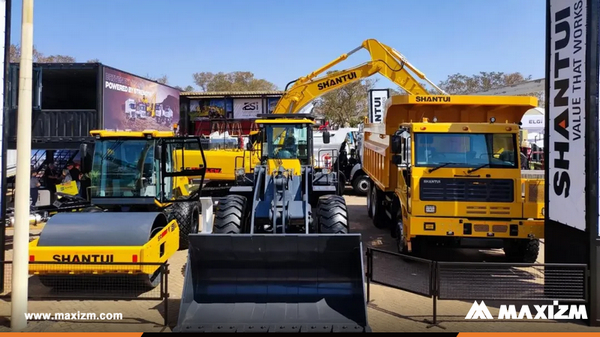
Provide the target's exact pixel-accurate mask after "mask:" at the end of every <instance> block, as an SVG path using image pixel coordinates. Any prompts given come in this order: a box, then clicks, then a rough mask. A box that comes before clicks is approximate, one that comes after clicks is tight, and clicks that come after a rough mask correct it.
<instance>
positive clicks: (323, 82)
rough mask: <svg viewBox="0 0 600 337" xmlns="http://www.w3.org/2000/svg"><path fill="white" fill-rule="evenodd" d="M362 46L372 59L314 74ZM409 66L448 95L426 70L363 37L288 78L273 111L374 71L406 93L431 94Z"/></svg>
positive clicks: (294, 107) (297, 105)
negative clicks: (312, 68) (307, 70)
mask: <svg viewBox="0 0 600 337" xmlns="http://www.w3.org/2000/svg"><path fill="white" fill-rule="evenodd" d="M361 49H366V50H367V51H368V52H369V53H370V54H371V61H369V62H366V63H364V64H362V65H359V66H356V67H354V68H350V69H346V70H342V71H339V72H335V73H333V74H331V75H328V76H324V77H322V78H317V76H319V75H320V74H322V73H323V72H325V71H327V70H328V69H331V67H333V66H335V65H336V64H338V63H340V62H342V61H344V60H345V59H347V58H348V56H350V55H352V54H354V53H356V52H357V51H359V50H361ZM408 70H411V71H412V72H414V73H415V74H416V76H417V77H419V78H420V79H422V80H424V81H426V82H428V83H429V84H430V85H431V86H433V87H434V88H435V89H436V90H438V91H439V92H440V94H443V95H447V93H446V92H445V91H443V90H442V89H440V88H439V87H438V86H436V85H435V84H434V83H433V82H431V81H430V80H429V79H428V78H427V77H426V76H425V74H423V73H422V72H420V71H419V70H418V69H417V68H415V67H414V66H413V65H412V64H410V63H409V62H408V61H407V60H406V58H405V57H404V56H403V55H402V54H400V53H399V52H398V51H396V50H395V49H394V48H391V47H389V46H387V45H385V44H382V43H380V42H379V41H377V40H374V39H369V40H365V41H364V42H363V43H362V44H361V45H360V46H359V47H357V48H355V49H353V50H352V51H350V52H349V53H346V54H343V55H341V56H339V57H338V58H336V59H335V60H333V61H331V62H329V63H328V64H326V65H325V66H323V67H321V68H319V69H318V70H316V71H314V72H312V73H310V74H309V75H308V76H305V77H301V78H299V79H297V80H295V81H292V82H290V83H289V84H288V86H289V85H290V84H292V83H294V85H293V86H292V87H291V88H290V89H289V90H288V89H287V88H286V92H285V94H284V95H283V97H282V98H281V99H280V100H279V102H278V103H277V106H276V107H275V109H274V110H273V113H275V114H283V113H297V112H298V111H300V110H301V109H302V108H303V107H304V106H306V105H307V104H308V103H309V102H310V101H312V100H314V99H315V98H317V97H319V96H321V95H323V94H325V93H327V92H329V91H332V90H335V89H339V88H341V87H342V86H345V85H347V84H350V83H352V82H356V81H359V80H361V79H364V78H367V77H369V76H372V75H374V74H375V73H379V74H381V75H383V76H385V77H387V78H388V79H390V80H391V81H392V82H394V83H396V84H397V85H398V86H400V87H401V88H402V89H404V90H405V91H406V92H407V93H408V94H411V95H430V93H429V92H428V91H427V89H426V88H425V87H423V86H422V85H421V84H420V83H419V81H418V80H417V79H416V78H415V77H414V76H413V75H412V74H411V73H410V72H408Z"/></svg>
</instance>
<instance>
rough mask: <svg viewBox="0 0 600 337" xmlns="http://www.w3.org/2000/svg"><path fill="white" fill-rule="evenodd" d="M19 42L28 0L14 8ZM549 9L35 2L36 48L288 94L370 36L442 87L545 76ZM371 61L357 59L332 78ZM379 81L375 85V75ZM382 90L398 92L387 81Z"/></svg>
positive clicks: (273, 1)
mask: <svg viewBox="0 0 600 337" xmlns="http://www.w3.org/2000/svg"><path fill="white" fill-rule="evenodd" d="M12 3H13V12H12V28H11V29H12V36H11V42H12V43H16V44H19V43H20V39H21V35H20V25H21V1H20V0H12ZM545 3H546V1H545V0H452V1H448V0H420V1H408V0H345V1H342V0H302V1H290V0H279V1H277V0H252V1H250V0H247V1H243V0H220V1H206V0H172V1H166V0H152V1H148V0H146V1H141V0H127V1H116V0H108V1H107V0H104V1H100V0H85V1H81V0H78V1H77V0H36V1H35V5H34V6H35V8H34V44H35V46H36V48H37V49H38V50H40V51H41V52H42V53H44V54H46V55H49V54H66V55H71V56H73V57H75V58H76V59H77V60H78V61H82V62H85V61H86V60H88V59H92V58H98V59H100V61H101V62H102V63H104V64H107V65H110V66H113V67H116V68H119V69H122V70H125V71H128V72H132V73H134V74H137V75H141V76H144V75H146V74H149V75H150V76H161V75H163V74H165V75H167V76H168V77H169V84H171V85H180V86H182V87H185V86H186V85H188V84H190V85H194V84H193V79H192V73H194V72H199V71H210V72H219V71H223V72H230V71H237V70H240V71H252V72H253V73H254V74H255V76H256V77H258V78H265V79H267V80H269V81H271V82H273V83H275V84H276V85H277V86H279V87H280V89H283V88H284V86H285V84H286V83H287V82H289V81H291V80H293V79H295V78H297V77H299V76H304V75H306V74H308V73H310V72H311V71H313V70H316V69H317V68H319V67H321V66H322V65H324V64H326V63H327V62H329V61H330V60H333V59H334V58H336V57H337V56H339V55H341V54H343V53H345V52H348V51H350V50H352V49H353V48H355V47H357V46H358V45H360V43H361V42H362V41H363V40H365V39H368V38H374V39H377V40H379V41H380V42H382V43H385V44H387V45H389V46H391V47H394V48H395V49H396V50H398V51H399V52H400V53H402V54H404V55H405V56H406V57H407V59H408V60H409V62H411V63H412V64H413V65H414V66H416V67H417V68H418V69H419V70H421V71H422V72H424V73H425V74H426V75H427V76H428V77H429V78H430V79H431V80H433V81H434V82H435V83H436V84H437V83H438V82H439V81H441V80H444V79H445V78H446V77H447V76H448V75H450V74H454V73H463V74H467V75H471V74H475V73H478V72H479V71H503V72H515V71H518V72H521V73H523V74H524V75H532V76H533V78H542V77H544V67H545V65H544V62H545V58H544V52H545ZM368 60H369V54H368V52H367V51H364V50H363V51H360V52H358V53H356V54H354V55H352V56H351V57H350V58H348V59H347V60H346V61H344V62H342V63H341V64H340V65H339V66H338V67H336V68H335V69H345V68H350V67H353V66H355V65H358V64H361V63H363V62H365V61H368ZM372 78H379V76H373V77H372ZM377 87H394V85H393V84H392V83H391V82H390V81H388V80H387V79H385V78H380V80H379V82H378V84H377Z"/></svg>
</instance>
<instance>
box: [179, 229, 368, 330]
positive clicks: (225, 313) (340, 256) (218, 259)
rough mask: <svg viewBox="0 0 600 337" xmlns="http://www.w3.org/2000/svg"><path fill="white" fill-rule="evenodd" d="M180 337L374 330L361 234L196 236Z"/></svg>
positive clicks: (188, 268)
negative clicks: (189, 335) (187, 334)
mask: <svg viewBox="0 0 600 337" xmlns="http://www.w3.org/2000/svg"><path fill="white" fill-rule="evenodd" d="M189 240H190V241H189V242H190V246H189V251H188V262H187V266H186V269H185V279H184V286H183V293H182V296H181V307H180V311H179V318H178V322H177V326H176V327H175V329H174V331H177V332H367V331H370V328H369V327H368V324H367V306H366V298H365V285H364V279H363V276H364V273H363V261H362V256H363V254H362V246H361V240H360V234H344V235H341V234H264V235H260V234H234V235H227V234H209V235H202V234H193V235H189Z"/></svg>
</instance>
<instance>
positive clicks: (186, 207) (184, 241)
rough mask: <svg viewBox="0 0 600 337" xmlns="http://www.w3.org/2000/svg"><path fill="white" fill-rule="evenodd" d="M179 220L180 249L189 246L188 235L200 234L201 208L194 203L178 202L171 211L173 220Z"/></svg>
mask: <svg viewBox="0 0 600 337" xmlns="http://www.w3.org/2000/svg"><path fill="white" fill-rule="evenodd" d="M173 219H175V220H177V225H178V226H179V249H187V248H188V246H189V241H188V235H189V234H192V233H198V225H199V224H200V207H198V205H197V204H196V203H193V202H177V203H174V204H173V206H172V209H171V217H170V219H169V221H171V220H173Z"/></svg>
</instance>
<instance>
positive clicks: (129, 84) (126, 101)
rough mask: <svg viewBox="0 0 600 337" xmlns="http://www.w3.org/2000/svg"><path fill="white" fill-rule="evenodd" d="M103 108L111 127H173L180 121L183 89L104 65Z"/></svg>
mask: <svg viewBox="0 0 600 337" xmlns="http://www.w3.org/2000/svg"><path fill="white" fill-rule="evenodd" d="M103 72H104V74H103V75H104V90H103V98H102V103H103V107H104V108H103V110H104V129H107V130H131V131H142V130H147V129H152V130H163V131H169V130H173V124H175V123H179V90H177V89H175V88H171V87H169V86H166V85H162V84H159V83H156V82H152V81H149V80H146V79H143V78H140V77H137V76H134V75H131V74H129V73H125V72H122V71H119V70H116V69H113V68H109V67H104V71H103Z"/></svg>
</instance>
